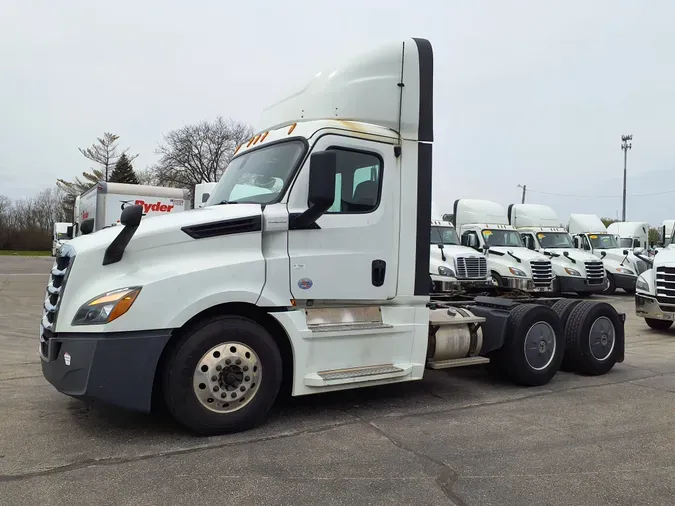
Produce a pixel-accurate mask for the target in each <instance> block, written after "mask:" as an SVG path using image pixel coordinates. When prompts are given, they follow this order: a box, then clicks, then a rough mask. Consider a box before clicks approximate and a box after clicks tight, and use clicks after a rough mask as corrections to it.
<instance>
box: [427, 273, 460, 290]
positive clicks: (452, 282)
mask: <svg viewBox="0 0 675 506" xmlns="http://www.w3.org/2000/svg"><path fill="white" fill-rule="evenodd" d="M459 288H460V285H459V282H458V281H457V279H456V278H451V277H448V276H439V275H437V274H431V293H446V292H454V291H457V290H459Z"/></svg>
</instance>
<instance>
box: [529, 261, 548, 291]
mask: <svg viewBox="0 0 675 506" xmlns="http://www.w3.org/2000/svg"><path fill="white" fill-rule="evenodd" d="M530 268H531V269H532V281H534V286H548V285H550V284H551V282H552V281H553V267H552V266H551V262H550V261H548V260H537V261H532V262H530Z"/></svg>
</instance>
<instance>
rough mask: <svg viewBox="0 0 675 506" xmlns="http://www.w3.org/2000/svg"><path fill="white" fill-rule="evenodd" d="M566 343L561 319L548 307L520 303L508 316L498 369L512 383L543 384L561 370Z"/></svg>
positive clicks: (499, 354) (498, 355) (498, 358)
mask: <svg viewBox="0 0 675 506" xmlns="http://www.w3.org/2000/svg"><path fill="white" fill-rule="evenodd" d="M564 349H565V340H564V333H563V328H562V324H561V322H560V318H558V316H557V315H556V313H555V312H554V311H553V310H552V309H551V308H549V307H547V306H541V305H537V304H521V305H520V306H517V307H515V308H514V309H513V310H512V311H511V314H510V315H509V322H508V329H507V335H506V341H505V344H504V347H503V348H502V349H501V350H499V352H498V354H497V357H495V358H496V359H497V360H498V361H499V364H498V365H499V367H500V369H501V370H503V371H504V372H505V373H506V374H507V375H508V377H509V378H510V379H511V380H512V381H513V382H515V383H518V384H520V385H526V386H540V385H545V384H546V383H548V382H549V381H551V379H552V378H553V376H555V373H556V372H558V369H559V368H560V363H561V362H562V359H563V353H564V351H565V350H564Z"/></svg>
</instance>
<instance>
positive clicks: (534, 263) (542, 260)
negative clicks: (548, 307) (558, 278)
mask: <svg viewBox="0 0 675 506" xmlns="http://www.w3.org/2000/svg"><path fill="white" fill-rule="evenodd" d="M454 216H455V226H456V227H457V229H458V230H459V233H460V235H461V242H462V244H463V245H465V246H468V247H470V248H473V249H474V250H476V251H482V252H484V253H485V256H486V257H487V264H488V269H489V271H490V275H491V276H492V279H493V282H494V284H495V285H497V286H499V287H503V288H510V289H517V290H524V291H526V292H553V291H554V278H555V275H554V273H553V267H552V265H551V261H550V260H549V259H548V258H547V257H545V256H544V255H542V254H541V253H538V252H536V251H531V250H529V249H527V248H526V247H525V244H524V243H523V241H522V238H521V236H520V234H519V233H518V231H517V230H516V229H515V228H514V227H513V226H511V225H509V222H508V217H507V214H506V210H505V209H504V207H503V206H501V205H500V204H498V203H496V202H490V201H487V200H472V199H459V200H457V201H455V205H454Z"/></svg>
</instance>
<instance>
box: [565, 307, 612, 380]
mask: <svg viewBox="0 0 675 506" xmlns="http://www.w3.org/2000/svg"><path fill="white" fill-rule="evenodd" d="M623 332H624V330H623V325H622V323H621V320H620V319H619V315H618V313H617V312H616V310H615V309H614V308H613V307H612V306H611V305H610V304H607V303H606V302H586V301H584V302H581V303H580V304H578V305H577V306H576V307H575V308H574V309H573V310H572V312H571V313H570V315H569V318H568V320H567V325H566V326H565V340H566V342H567V348H566V350H565V360H564V362H565V368H566V369H567V370H573V371H578V372H581V373H584V374H589V375H592V376H599V375H601V374H606V373H608V372H609V371H610V370H612V368H613V367H614V365H615V364H616V354H617V350H618V349H619V347H618V346H617V345H618V344H619V342H620V341H622V340H623V337H624V336H623Z"/></svg>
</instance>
